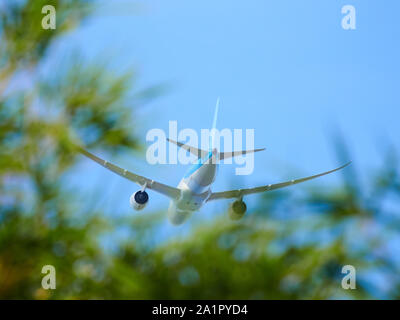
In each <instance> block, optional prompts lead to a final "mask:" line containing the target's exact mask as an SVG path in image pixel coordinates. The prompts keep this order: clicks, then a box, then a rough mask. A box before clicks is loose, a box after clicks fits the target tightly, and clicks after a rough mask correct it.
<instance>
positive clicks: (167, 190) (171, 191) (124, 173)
mask: <svg viewBox="0 0 400 320" xmlns="http://www.w3.org/2000/svg"><path fill="white" fill-rule="evenodd" d="M76 148H77V150H78V151H79V152H80V153H82V154H83V155H84V156H86V157H88V158H89V159H91V160H93V161H94V162H97V163H98V164H100V165H101V166H103V167H104V168H106V169H108V170H110V171H112V172H114V173H116V174H118V175H120V176H121V177H124V178H126V179H128V180H131V181H133V182H135V183H137V184H138V185H140V186H141V187H143V186H145V185H146V188H147V189H151V190H154V191H156V192H158V193H161V194H163V195H165V196H167V197H169V198H172V199H178V198H179V197H180V196H181V190H180V189H178V188H174V187H171V186H167V185H166V184H163V183H160V182H157V181H154V180H151V179H148V178H145V177H142V176H139V175H137V174H134V173H132V172H130V171H128V170H125V169H122V168H120V167H118V166H116V165H115V164H112V163H110V162H108V161H106V160H103V159H100V158H99V157H97V156H95V155H94V154H92V153H90V152H89V151H86V150H85V149H83V148H82V147H79V146H77V147H76Z"/></svg>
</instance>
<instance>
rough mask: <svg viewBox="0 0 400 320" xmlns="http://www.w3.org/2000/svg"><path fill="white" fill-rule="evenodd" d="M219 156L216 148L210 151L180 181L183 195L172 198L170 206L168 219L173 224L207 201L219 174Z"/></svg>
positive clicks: (178, 222) (179, 185) (183, 219)
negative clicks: (175, 198)
mask: <svg viewBox="0 0 400 320" xmlns="http://www.w3.org/2000/svg"><path fill="white" fill-rule="evenodd" d="M217 156H218V152H217V151H216V150H213V151H212V152H211V151H210V152H209V153H208V154H207V156H206V157H205V158H203V159H199V160H198V161H197V162H196V163H194V164H193V165H192V166H191V168H190V169H189V171H188V172H187V173H186V175H185V176H184V177H183V179H182V180H181V181H180V182H179V184H178V188H179V189H181V190H182V192H181V196H180V198H179V199H178V200H172V201H171V202H170V205H169V208H168V219H169V220H170V221H171V223H172V224H175V225H179V224H182V223H183V222H185V221H186V219H188V218H189V217H190V215H191V214H192V213H193V212H194V211H197V210H199V209H200V208H201V207H202V205H203V204H204V203H205V202H206V201H207V199H208V197H209V196H210V194H211V184H212V183H213V182H214V181H215V177H216V175H217V168H218V164H217V161H218V159H217Z"/></svg>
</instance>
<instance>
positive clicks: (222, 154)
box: [219, 148, 265, 160]
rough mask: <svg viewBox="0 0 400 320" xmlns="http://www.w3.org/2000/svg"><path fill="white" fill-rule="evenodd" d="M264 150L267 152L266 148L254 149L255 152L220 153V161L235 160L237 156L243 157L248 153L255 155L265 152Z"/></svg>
mask: <svg viewBox="0 0 400 320" xmlns="http://www.w3.org/2000/svg"><path fill="white" fill-rule="evenodd" d="M263 150H265V148H262V149H254V150H243V151H233V152H220V153H219V159H220V160H224V159H229V158H233V157H236V156H243V155H245V154H248V153H254V152H258V151H263Z"/></svg>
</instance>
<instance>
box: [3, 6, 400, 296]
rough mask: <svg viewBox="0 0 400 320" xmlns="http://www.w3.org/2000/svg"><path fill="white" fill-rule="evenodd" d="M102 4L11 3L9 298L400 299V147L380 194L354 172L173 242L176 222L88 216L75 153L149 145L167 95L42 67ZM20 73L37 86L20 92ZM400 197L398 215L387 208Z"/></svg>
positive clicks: (107, 73)
mask: <svg viewBox="0 0 400 320" xmlns="http://www.w3.org/2000/svg"><path fill="white" fill-rule="evenodd" d="M44 4H53V5H54V6H55V7H56V8H57V29H56V30H54V31H51V32H49V31H48V30H43V29H42V28H41V24H40V23H41V18H42V14H41V8H42V6H43V5H44ZM91 5H92V3H91V2H88V1H83V0H69V1H61V0H59V1H36V0H35V1H16V2H11V1H9V2H7V5H3V6H2V7H4V10H3V11H2V12H1V14H0V298H2V299H15V298H17V299H78V298H81V299H93V298H99V299H117V298H121V299H152V298H153V299H154V298H162V299H175V298H176V299H178V298H179V299H190V298H193V299H212V298H223V299H249V298H254V299H292V298H293V299H306V298H309V299H325V298H371V297H378V298H379V297H388V298H395V297H399V291H398V290H399V289H398V288H400V285H399V278H398V276H396V272H397V268H396V267H397V266H398V264H397V263H398V262H397V261H396V260H395V257H393V255H391V254H390V253H387V251H388V246H389V244H390V241H391V240H392V239H395V236H396V231H397V228H398V225H399V221H398V214H399V212H398V209H399V207H398V199H399V196H400V185H399V181H400V179H399V176H400V173H399V169H398V158H397V156H396V152H395V151H394V150H393V149H389V151H388V152H387V153H386V154H387V158H385V159H383V160H384V166H383V169H380V170H376V172H374V176H371V177H369V181H368V183H369V185H368V186H369V189H366V188H361V184H360V183H359V181H358V179H356V177H357V175H356V171H355V169H353V170H354V172H353V173H352V174H351V175H349V173H348V172H346V174H345V175H344V180H343V186H341V187H339V188H338V189H337V190H334V191H328V190H327V189H323V188H322V189H321V188H320V189H315V190H314V189H312V190H308V191H307V192H306V193H305V194H303V195H301V196H293V195H291V194H292V192H286V191H282V192H271V193H267V194H265V195H264V196H263V197H262V198H261V199H260V201H259V203H258V205H257V208H256V210H255V211H254V212H249V213H248V214H247V215H246V216H245V217H244V218H243V219H242V220H239V221H235V222H233V221H230V220H229V219H228V215H227V214H226V215H225V216H224V217H218V218H216V219H214V220H212V221H210V222H207V223H203V224H200V225H191V226H190V228H191V232H190V234H189V235H188V236H185V237H182V238H173V239H169V240H167V241H161V242H160V241H157V237H156V235H157V234H158V231H159V230H160V229H161V228H162V226H163V225H164V224H165V223H167V222H166V220H165V213H164V212H157V213H153V214H146V215H138V216H134V217H132V218H123V219H117V218H115V219H105V218H104V217H105V216H108V217H109V216H110V215H109V214H108V212H104V211H103V209H101V210H93V209H88V207H89V208H90V207H91V204H92V202H93V201H94V200H95V199H87V201H88V202H89V203H85V205H83V203H82V201H81V197H82V196H81V195H78V194H76V192H73V191H72V192H71V191H70V190H68V188H67V187H68V186H67V183H66V182H67V180H66V178H65V173H66V172H67V171H68V170H69V169H71V168H73V167H74V165H75V164H76V162H77V161H78V159H79V158H78V156H77V155H76V154H75V153H74V152H73V148H72V144H73V143H76V142H79V143H82V144H84V145H86V146H88V147H89V148H91V149H94V148H102V149H103V150H108V151H113V152H124V151H125V150H127V149H138V148H139V147H140V145H139V143H138V142H137V139H136V137H135V132H134V130H133V129H132V128H135V124H136V123H137V122H138V121H139V120H136V118H134V117H133V112H134V111H135V107H136V106H137V105H138V103H139V102H140V103H143V102H145V101H147V100H148V99H151V98H152V97H153V96H154V94H157V93H158V90H157V87H154V88H149V89H146V90H144V91H142V92H138V93H137V94H136V95H135V97H136V98H133V97H132V96H129V93H130V92H131V90H132V88H133V89H134V82H133V80H134V73H132V72H128V73H125V74H116V73H115V72H113V71H112V69H111V68H108V67H107V65H106V64H104V63H101V62H90V63H87V62H86V61H84V60H83V59H80V58H79V56H76V55H75V56H72V57H71V59H69V60H65V61H64V62H63V63H64V64H63V65H60V66H58V67H59V69H58V72H57V73H55V74H54V75H53V76H49V75H42V74H41V73H40V72H39V71H38V70H39V65H40V64H42V63H44V62H45V61H46V59H47V54H48V51H49V50H50V48H51V45H52V43H53V42H54V41H55V40H56V39H62V36H63V34H64V33H65V32H66V31H68V30H70V29H71V28H73V27H75V26H77V25H78V24H79V23H80V22H81V21H82V19H85V17H86V16H87V15H88V14H89V13H91V10H90V9H91ZM21 73H26V74H27V76H28V77H29V78H30V80H31V82H32V83H33V84H32V85H30V86H28V88H25V87H23V88H19V87H18V86H17V88H15V86H14V89H12V86H11V85H10V84H11V83H13V82H18V76H19V75H21ZM339 145H340V147H341V148H342V147H343V145H344V144H343V143H339ZM340 150H341V152H340V153H339V154H341V155H342V156H343V155H345V154H346V149H343V148H342V149H340ZM344 157H345V158H349V157H348V156H347V155H345V156H344ZM346 160H347V159H346ZM353 167H354V168H356V166H353ZM349 176H351V179H349V178H348V177H349ZM346 177H347V178H346ZM292 190H293V189H292ZM368 190H372V191H368ZM391 199H392V200H393V199H394V200H393V201H394V202H395V203H396V204H397V205H395V206H389V207H387V206H386V203H387V202H388V201H392V200H391ZM252 211H253V210H252ZM121 226H125V227H128V228H129V230H130V237H129V241H126V242H125V241H121V242H116V241H115V240H113V241H114V244H115V247H116V248H115V249H114V250H104V249H103V247H102V243H101V239H102V237H104V236H109V235H110V234H111V235H112V234H113V233H115V232H118V230H119V229H118V228H119V227H121ZM46 264H51V265H54V266H55V268H56V271H57V289H56V290H44V289H42V288H41V279H42V276H43V275H42V274H41V269H42V266H43V265H46ZM346 264H351V265H354V266H356V268H357V270H358V271H359V277H358V280H357V290H347V291H345V290H343V289H342V288H341V285H340V283H341V279H342V276H343V275H342V274H341V268H342V266H343V265H346ZM373 272H384V273H385V275H386V276H387V277H388V278H389V279H390V284H391V288H390V290H388V291H386V292H381V293H379V292H378V291H377V290H376V285H377V284H376V282H374V281H373V280H369V276H368V275H369V273H373ZM377 292H378V293H377Z"/></svg>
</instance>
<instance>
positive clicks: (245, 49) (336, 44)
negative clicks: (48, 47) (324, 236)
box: [53, 0, 400, 214]
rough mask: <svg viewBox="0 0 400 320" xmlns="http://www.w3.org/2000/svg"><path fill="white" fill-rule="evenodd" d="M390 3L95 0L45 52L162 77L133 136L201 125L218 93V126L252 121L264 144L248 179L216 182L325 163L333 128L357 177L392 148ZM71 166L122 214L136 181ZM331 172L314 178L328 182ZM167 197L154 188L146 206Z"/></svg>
mask: <svg viewBox="0 0 400 320" xmlns="http://www.w3.org/2000/svg"><path fill="white" fill-rule="evenodd" d="M346 4H351V5H354V6H355V8H356V15H357V29H356V30H343V29H342V27H341V19H342V17H343V15H342V14H341V8H342V6H343V5H346ZM399 10H400V2H398V1H384V2H382V1H377V0H371V1H358V0H347V1H339V0H335V1H320V0H304V1H285V0H281V1H261V0H260V1H254V0H251V1H227V0H223V1H208V0H202V1H184V0H180V1H178V0H174V1H172V0H170V1H161V0H158V1H155V0H151V1H149V0H146V1H113V2H109V3H105V2H104V4H103V5H101V6H99V9H98V10H97V11H96V13H95V15H94V16H93V17H92V18H90V19H89V20H87V21H86V22H85V23H84V24H83V25H82V26H81V27H80V28H79V29H77V30H75V31H74V32H72V33H71V34H69V35H67V36H66V37H65V38H64V39H62V40H61V41H60V42H59V43H58V44H57V45H56V46H55V48H54V52H53V55H54V57H56V56H57V57H60V56H62V55H63V53H65V52H67V51H68V50H66V49H71V48H74V49H79V50H80V51H82V52H83V53H84V54H85V56H86V57H87V58H88V59H91V58H98V57H100V58H101V57H108V58H109V59H110V63H111V64H112V65H113V66H114V67H115V68H116V69H117V70H125V69H127V68H132V67H134V68H135V69H136V70H137V71H138V75H139V77H138V86H139V87H140V88H144V87H146V86H149V85H155V84H160V83H163V84H168V85H170V90H169V91H168V92H167V93H166V94H165V95H163V96H161V97H159V98H157V99H156V100H154V101H153V102H151V103H150V104H148V105H146V106H145V107H143V109H141V110H140V111H139V115H141V116H142V118H141V123H140V126H139V127H133V128H132V130H134V131H135V132H136V133H137V134H138V136H139V137H140V138H142V139H143V143H145V136H146V132H147V131H148V130H150V129H153V128H161V129H164V130H166V131H167V129H168V121H169V120H177V121H178V129H183V128H193V129H196V130H200V129H201V128H208V127H210V126H211V122H212V117H213V111H214V106H215V101H216V98H217V97H218V96H219V97H221V105H220V117H219V121H218V127H219V128H220V129H222V128H232V129H233V128H242V129H246V128H253V129H255V145H256V147H266V148H267V150H266V151H264V152H262V153H259V154H257V155H256V157H255V170H254V173H253V174H252V175H251V176H247V177H240V178H239V177H235V176H234V172H235V171H234V169H235V167H234V166H233V165H226V166H223V167H221V168H220V171H219V180H218V181H217V183H216V184H215V190H222V189H226V188H231V187H243V186H252V185H263V184H269V183H274V182H278V181H280V180H282V179H287V178H296V177H299V176H303V175H309V174H314V173H317V172H320V171H324V170H327V169H331V168H334V167H335V166H337V165H339V164H341V163H339V160H338V159H337V158H336V157H335V152H334V149H333V143H332V142H333V141H332V139H331V138H332V133H333V132H334V131H335V129H340V131H341V133H342V134H343V136H344V137H345V141H346V142H347V144H348V146H349V147H350V150H351V155H352V159H351V160H353V161H354V163H355V165H356V167H357V168H358V169H359V170H361V176H362V177H364V178H365V177H368V171H369V170H370V169H371V168H373V167H374V166H377V165H381V164H382V160H383V158H382V157H381V156H382V153H383V152H384V150H385V149H384V147H385V143H386V142H388V141H389V142H391V143H393V144H395V145H397V146H399V142H398V137H399V132H400V129H399V118H400V117H399V116H400V112H399V103H398V102H399V92H400V90H399V71H400V63H399V58H398V57H400V44H399V41H398V39H399V38H400V37H399V36H400V34H399V33H400V21H399V20H398V14H397V13H398V12H399ZM108 160H111V161H114V162H116V163H118V164H120V165H121V166H124V167H126V168H127V169H130V170H132V171H136V172H137V173H139V174H142V175H145V176H147V177H149V178H153V179H159V180H161V181H162V182H165V183H169V184H172V185H176V184H177V183H178V182H179V180H180V178H181V177H182V176H183V174H184V172H185V171H186V170H187V167H185V166H171V165H164V166H160V165H158V166H151V165H149V164H147V163H146V161H145V159H144V155H143V157H142V158H141V159H133V158H130V157H129V156H127V155H125V156H123V157H120V158H118V159H108ZM76 170H77V172H83V171H84V172H86V173H87V172H91V175H90V179H87V182H86V184H85V186H84V188H85V189H90V187H95V186H96V184H98V183H99V182H100V181H107V186H108V188H107V190H104V194H103V199H102V200H100V202H99V203H100V204H101V205H106V206H109V207H110V208H115V210H117V211H118V210H120V211H121V214H127V212H129V210H130V209H129V208H128V205H129V201H128V199H129V196H130V194H131V193H132V192H134V191H135V190H136V186H134V185H132V184H131V183H130V182H128V181H124V180H123V179H121V178H120V177H117V176H114V175H113V174H112V173H109V172H107V171H106V170H104V169H102V168H100V167H98V166H96V165H95V164H93V163H91V162H89V161H82V163H80V164H79V166H78V167H77V169H76ZM339 176H340V175H332V176H328V177H324V178H323V180H320V181H318V182H315V183H316V184H318V183H319V184H320V185H322V186H323V187H326V188H329V187H331V185H334V184H336V183H337V182H338V181H339V178H338V177H339ZM312 183H314V182H310V184H312ZM76 184H77V185H79V182H76ZM303 187H304V185H302V186H299V188H303ZM81 188H82V186H81ZM250 201H252V200H250ZM253 201H254V200H253ZM167 203H168V200H167V199H164V198H162V197H161V196H159V195H157V194H154V193H152V194H151V202H150V205H149V206H148V208H146V209H145V210H148V211H152V210H154V209H158V208H166V207H167ZM100 204H99V205H100ZM225 205H227V204H226V203H222V204H220V203H219V204H215V205H211V206H209V207H206V208H204V209H203V210H202V213H208V214H210V213H212V212H214V211H216V209H217V208H223V207H224V206H225Z"/></svg>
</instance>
